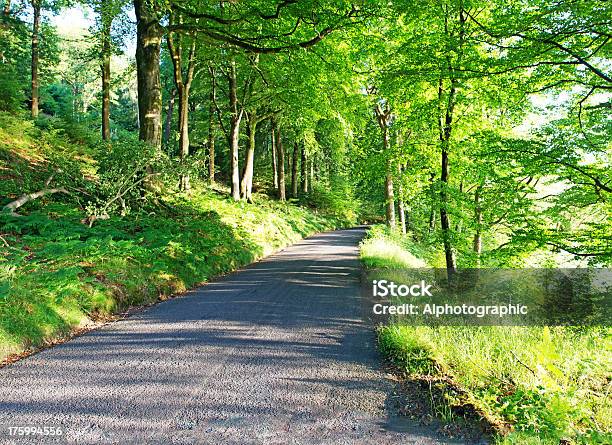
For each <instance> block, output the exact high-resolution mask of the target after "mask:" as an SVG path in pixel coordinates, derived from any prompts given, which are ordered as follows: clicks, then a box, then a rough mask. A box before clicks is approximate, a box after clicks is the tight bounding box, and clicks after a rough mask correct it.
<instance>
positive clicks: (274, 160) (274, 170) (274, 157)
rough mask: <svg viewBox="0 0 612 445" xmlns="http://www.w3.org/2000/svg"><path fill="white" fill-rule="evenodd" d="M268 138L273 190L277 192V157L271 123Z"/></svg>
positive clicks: (274, 135) (273, 130)
mask: <svg viewBox="0 0 612 445" xmlns="http://www.w3.org/2000/svg"><path fill="white" fill-rule="evenodd" d="M270 137H271V142H272V180H273V182H274V189H275V190H278V155H277V153H276V134H275V129H274V123H273V122H272V131H271V132H270Z"/></svg>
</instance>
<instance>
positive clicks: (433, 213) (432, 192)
mask: <svg viewBox="0 0 612 445" xmlns="http://www.w3.org/2000/svg"><path fill="white" fill-rule="evenodd" d="M435 179H436V174H435V173H433V172H432V173H431V175H430V176H429V194H430V198H431V209H430V211H429V233H432V232H433V231H434V230H436V206H435V202H436V194H435V189H434V180H435Z"/></svg>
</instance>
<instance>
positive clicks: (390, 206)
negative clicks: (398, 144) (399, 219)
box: [385, 161, 395, 228]
mask: <svg viewBox="0 0 612 445" xmlns="http://www.w3.org/2000/svg"><path fill="white" fill-rule="evenodd" d="M385 202H386V207H387V212H386V217H387V225H388V226H389V227H391V228H394V227H395V196H394V193H393V174H392V173H391V161H387V176H386V178H385Z"/></svg>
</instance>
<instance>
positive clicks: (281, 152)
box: [276, 127, 287, 201]
mask: <svg viewBox="0 0 612 445" xmlns="http://www.w3.org/2000/svg"><path fill="white" fill-rule="evenodd" d="M276 151H277V152H278V199H280V200H281V201H285V200H286V199H287V197H286V194H285V149H284V147H283V139H282V136H281V130H280V127H279V128H277V129H276Z"/></svg>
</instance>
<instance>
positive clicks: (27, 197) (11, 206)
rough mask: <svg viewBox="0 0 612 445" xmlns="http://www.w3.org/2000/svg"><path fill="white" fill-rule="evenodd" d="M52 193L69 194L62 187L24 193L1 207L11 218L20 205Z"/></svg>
mask: <svg viewBox="0 0 612 445" xmlns="http://www.w3.org/2000/svg"><path fill="white" fill-rule="evenodd" d="M54 193H66V194H70V192H69V191H68V190H66V189H65V188H63V187H60V188H54V189H48V188H47V189H42V190H40V191H38V192H34V193H25V194H23V195H21V196H20V197H19V198H17V199H16V200H14V201H12V202H9V203H8V204H7V205H5V206H4V207H3V210H5V211H7V210H8V211H9V212H10V213H11V214H12V215H13V216H16V213H15V211H16V210H17V209H18V208H19V207H21V206H22V205H24V204H26V203H28V202H30V201H33V200H35V199H38V198H42V197H43V196H46V195H52V194H54Z"/></svg>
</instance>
